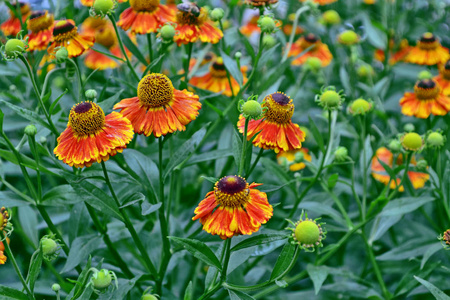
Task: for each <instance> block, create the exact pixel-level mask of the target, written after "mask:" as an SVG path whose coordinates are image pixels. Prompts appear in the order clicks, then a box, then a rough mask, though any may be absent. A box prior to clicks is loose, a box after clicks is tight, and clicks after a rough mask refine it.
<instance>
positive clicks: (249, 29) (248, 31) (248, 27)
mask: <svg viewBox="0 0 450 300" xmlns="http://www.w3.org/2000/svg"><path fill="white" fill-rule="evenodd" d="M258 20H259V15H255V16H253V17H251V18H250V20H249V21H248V22H247V24H245V25H244V26H242V27H241V28H240V29H239V31H240V32H241V33H242V34H243V35H245V36H251V35H252V34H253V33H255V32H257V33H260V32H261V28H260V27H259V26H258Z"/></svg>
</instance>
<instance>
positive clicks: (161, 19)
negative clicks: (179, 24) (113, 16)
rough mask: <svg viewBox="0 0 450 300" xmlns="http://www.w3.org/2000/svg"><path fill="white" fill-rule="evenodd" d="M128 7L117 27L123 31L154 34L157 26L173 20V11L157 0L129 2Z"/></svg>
mask: <svg viewBox="0 0 450 300" xmlns="http://www.w3.org/2000/svg"><path fill="white" fill-rule="evenodd" d="M130 6H131V7H130V8H127V9H126V10H125V11H124V12H123V13H121V14H120V19H119V22H117V25H118V26H120V27H122V29H123V30H128V29H130V28H131V33H137V34H147V33H151V32H156V30H157V29H158V27H159V26H161V25H163V24H164V23H166V22H173V21H174V20H175V15H174V13H173V11H172V10H170V9H169V8H168V7H167V6H165V5H162V4H160V3H159V0H130Z"/></svg>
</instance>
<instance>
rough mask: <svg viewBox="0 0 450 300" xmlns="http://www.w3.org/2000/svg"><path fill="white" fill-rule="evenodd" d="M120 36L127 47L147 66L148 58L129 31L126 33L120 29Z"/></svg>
mask: <svg viewBox="0 0 450 300" xmlns="http://www.w3.org/2000/svg"><path fill="white" fill-rule="evenodd" d="M118 31H119V34H120V37H121V38H122V42H123V44H124V45H125V47H126V48H127V49H128V50H130V52H131V53H133V55H134V56H135V57H136V58H137V59H138V60H139V61H140V62H141V63H142V64H143V65H144V66H146V65H147V64H148V62H147V60H146V59H145V57H144V55H142V53H141V51H139V49H138V47H136V45H135V44H134V43H133V42H132V41H131V39H130V37H129V36H128V33H126V32H125V31H123V30H120V29H119V30H118Z"/></svg>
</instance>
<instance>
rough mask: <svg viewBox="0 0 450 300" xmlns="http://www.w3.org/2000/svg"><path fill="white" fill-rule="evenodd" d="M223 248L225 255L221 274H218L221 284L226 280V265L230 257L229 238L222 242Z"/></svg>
mask: <svg viewBox="0 0 450 300" xmlns="http://www.w3.org/2000/svg"><path fill="white" fill-rule="evenodd" d="M223 243H224V245H223V247H224V248H225V255H224V259H223V263H222V272H221V274H220V280H221V281H222V282H225V281H226V280H227V270H228V263H229V262H230V255H231V251H230V248H231V238H229V239H226V240H225V241H224V242H223Z"/></svg>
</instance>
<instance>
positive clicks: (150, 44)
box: [147, 33, 153, 63]
mask: <svg viewBox="0 0 450 300" xmlns="http://www.w3.org/2000/svg"><path fill="white" fill-rule="evenodd" d="M147 44H148V55H149V57H150V63H152V61H153V47H152V34H151V33H147Z"/></svg>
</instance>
